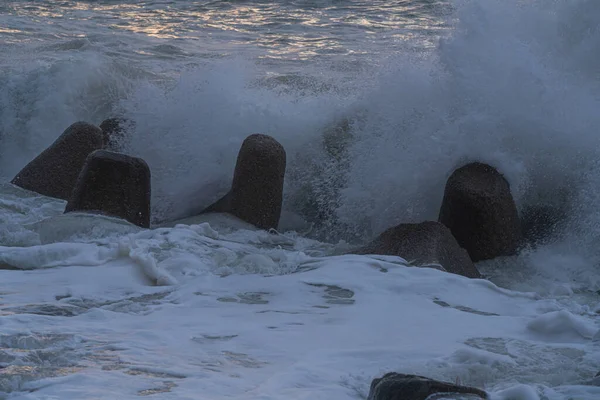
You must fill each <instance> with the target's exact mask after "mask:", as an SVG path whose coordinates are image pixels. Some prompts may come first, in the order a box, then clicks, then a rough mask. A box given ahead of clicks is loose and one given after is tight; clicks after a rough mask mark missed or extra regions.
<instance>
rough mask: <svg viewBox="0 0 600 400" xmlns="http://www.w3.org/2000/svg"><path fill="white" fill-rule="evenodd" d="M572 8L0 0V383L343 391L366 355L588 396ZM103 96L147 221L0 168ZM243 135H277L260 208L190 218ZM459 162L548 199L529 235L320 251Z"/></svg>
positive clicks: (595, 90)
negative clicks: (108, 212) (258, 218)
mask: <svg viewBox="0 0 600 400" xmlns="http://www.w3.org/2000/svg"><path fill="white" fill-rule="evenodd" d="M598 21H600V3H599V2H597V1H595V0H570V1H567V0H552V1H547V0H527V1H526V0H489V1H476V0H453V1H435V0H396V1H391V0H390V1H382V0H373V1H362V0H339V1H337V0H322V1H309V0H277V1H259V0H248V1H220V0H216V1H183V0H173V1H161V0H145V1H141V0H137V1H134V0H130V1H116V0H99V1H65V0H63V1H54V0H45V1H28V0H21V1H9V0H7V1H2V2H1V3H0V399H10V400H15V399H114V398H118V399H139V398H140V397H145V396H150V398H157V399H263V400H269V399H273V400H276V399H283V398H290V399H311V400H314V399H328V400H338V399H339V400H342V399H343V400H349V399H362V400H365V399H366V398H367V394H368V392H369V385H370V383H371V380H372V379H373V378H377V377H380V376H382V375H383V374H384V373H386V372H390V371H396V372H402V373H410V374H418V375H424V376H428V377H431V378H434V379H439V380H445V381H450V382H460V383H461V384H464V385H470V386H476V387H479V388H483V389H485V390H486V391H487V392H489V393H490V395H491V398H492V399H493V400H558V399H561V400H562V399H574V400H579V399H582V400H592V399H598V398H600V378H598V377H595V376H596V374H597V373H598V372H600V321H599V318H598V316H599V315H600V250H599V249H600V248H599V246H598V245H597V244H598V243H599V242H600V213H599V212H598V200H600V189H599V188H600V164H599V162H598V160H600V135H599V132H600V113H598V110H599V109H600V74H599V72H598V71H600V56H598V52H597V49H598V47H599V46H600V24H599V22H598ZM116 116H118V117H124V118H127V119H128V120H130V121H133V125H132V126H130V127H129V128H128V132H127V136H126V137H125V139H124V140H123V141H122V143H119V146H120V149H121V151H122V152H124V153H127V154H131V155H134V156H138V157H142V158H143V159H144V160H146V161H147V162H148V164H149V166H150V168H151V172H152V229H142V228H139V227H136V226H133V225H131V224H129V223H127V222H124V221H122V220H119V219H114V218H110V217H105V216H98V215H87V214H79V213H70V214H63V211H64V208H65V202H64V201H61V200H56V199H52V198H47V197H43V196H40V195H37V194H35V193H32V192H28V191H26V190H23V189H20V188H18V187H16V186H13V185H11V184H10V183H9V181H10V180H11V179H12V178H13V177H14V175H15V174H16V173H17V172H18V171H19V170H20V169H21V168H22V167H23V166H24V165H26V164H27V163H28V162H29V161H30V160H31V159H32V158H34V157H35V156H36V155H37V154H39V152H41V151H42V150H43V149H45V148H46V147H47V146H48V145H50V144H51V143H52V142H53V141H54V140H55V139H56V138H57V137H58V136H59V135H60V133H62V132H63V131H64V130H65V129H66V128H67V127H68V126H69V125H71V124H72V123H74V122H75V121H79V120H83V121H87V122H89V123H93V124H96V125H98V124H100V123H101V122H102V121H103V120H104V119H106V118H110V117H116ZM252 133H265V134H269V135H272V136H273V137H274V138H276V139H277V140H278V141H280V142H281V143H282V144H283V146H284V147H285V149H286V151H287V157H288V165H287V171H286V177H285V179H286V182H285V190H284V211H283V214H282V220H281V223H280V226H279V229H278V231H277V232H266V231H261V230H257V229H255V228H254V227H252V226H250V225H248V224H245V223H244V222H242V221H239V220H236V219H235V218H233V217H230V216H227V215H203V216H201V217H189V215H193V214H194V212H195V211H197V210H201V209H203V208H204V207H206V206H208V205H210V204H211V203H212V202H214V201H215V200H217V199H218V198H220V197H221V196H222V195H223V194H224V193H225V192H226V191H227V190H228V188H229V186H230V185H231V178H232V174H233V169H234V166H235V159H236V156H237V152H238V150H239V146H240V144H241V143H242V141H243V139H244V138H245V137H246V136H248V135H249V134H252ZM469 161H481V162H485V163H488V164H490V165H493V166H494V167H496V168H497V169H498V170H499V171H500V172H502V173H503V174H504V175H505V177H506V178H507V180H508V181H509V183H510V185H511V190H512V193H513V196H514V197H515V200H516V203H517V206H518V208H519V211H520V212H521V213H524V212H525V211H526V210H527V209H528V208H530V207H532V206H537V207H553V208H556V209H559V210H560V212H561V220H560V223H559V224H558V225H557V226H556V228H555V229H554V231H553V232H552V234H551V235H550V236H549V237H547V238H546V239H545V240H544V241H543V242H541V243H538V244H537V245H536V246H532V247H528V248H524V249H523V250H522V251H520V252H519V254H517V255H515V256H511V257H502V258H498V259H495V260H491V261H485V262H480V263H478V264H477V268H478V269H479V270H480V272H481V273H482V274H483V275H484V277H485V279H468V278H465V277H462V276H458V275H452V274H448V273H445V272H443V271H440V270H438V269H436V268H418V267H415V266H412V264H411V260H404V259H402V258H399V257H390V256H376V255H373V256H359V255H351V254H347V253H348V252H349V251H351V249H353V248H355V247H356V246H359V245H361V244H364V243H367V242H368V241H369V240H371V239H372V238H374V237H375V236H376V235H378V234H379V233H381V232H382V231H384V230H385V229H387V228H389V227H391V226H394V225H397V224H399V223H404V222H420V221H424V220H437V217H438V213H439V207H440V204H441V201H442V196H443V191H444V184H445V182H446V180H447V178H448V176H449V175H450V174H451V172H452V171H453V170H454V169H455V168H457V167H459V166H461V165H463V164H465V163H467V162H469ZM442 398H447V399H452V398H453V397H451V396H447V397H442ZM454 398H456V397H454Z"/></svg>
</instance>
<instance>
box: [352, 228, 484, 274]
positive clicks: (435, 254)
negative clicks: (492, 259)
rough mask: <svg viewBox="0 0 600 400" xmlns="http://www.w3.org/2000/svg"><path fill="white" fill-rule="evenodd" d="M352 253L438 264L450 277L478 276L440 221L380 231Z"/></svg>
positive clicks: (461, 249)
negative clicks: (368, 242) (366, 244)
mask: <svg viewBox="0 0 600 400" xmlns="http://www.w3.org/2000/svg"><path fill="white" fill-rule="evenodd" d="M353 253H355V254H380V255H391V256H399V257H402V258H404V259H405V260H407V261H409V262H411V261H415V264H416V265H424V264H440V265H442V267H443V268H444V269H445V270H446V271H447V272H451V273H453V274H458V275H462V276H466V277H468V278H480V277H481V275H480V274H479V271H477V268H475V265H473V262H472V261H471V259H470V258H469V255H468V253H467V251H466V250H465V249H463V248H461V247H460V246H459V245H458V243H457V242H456V239H454V237H453V236H452V233H451V232H450V230H449V229H448V228H446V227H445V226H444V225H442V224H440V223H439V222H434V221H426V222H421V223H419V224H400V225H398V226H395V227H393V228H390V229H388V230H386V231H385V232H383V233H382V234H381V235H379V236H378V237H377V239H375V240H374V241H373V242H372V243H370V244H369V245H368V246H366V247H363V248H362V249H359V250H358V251H354V252H353Z"/></svg>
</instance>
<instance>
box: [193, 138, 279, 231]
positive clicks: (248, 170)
mask: <svg viewBox="0 0 600 400" xmlns="http://www.w3.org/2000/svg"><path fill="white" fill-rule="evenodd" d="M285 166H286V154H285V149H284V148H283V146H282V145H281V144H280V143H279V142H277V141H276V140H275V139H273V138H272V137H271V136H268V135H262V134H254V135H250V136H248V137H247V138H246V140H244V143H242V147H241V149H240V152H239V154H238V158H237V163H236V166H235V172H234V175H233V183H232V185H231V190H230V191H229V193H227V194H226V195H225V196H224V197H223V198H221V199H220V200H219V201H217V202H216V203H214V204H213V205H211V206H210V207H208V208H206V209H205V210H203V211H202V213H208V212H226V213H230V214H232V215H234V216H236V217H237V218H240V219H241V220H243V221H246V222H248V223H250V224H252V225H254V226H256V227H258V228H261V229H271V228H273V229H277V225H279V218H280V217H281V205H282V202H283V180H284V176H285Z"/></svg>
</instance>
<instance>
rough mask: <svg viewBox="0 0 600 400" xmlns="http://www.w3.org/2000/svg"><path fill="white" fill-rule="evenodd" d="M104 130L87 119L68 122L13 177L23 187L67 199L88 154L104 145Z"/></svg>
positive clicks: (15, 183) (13, 182) (16, 183)
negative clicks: (55, 137) (50, 141)
mask: <svg viewBox="0 0 600 400" xmlns="http://www.w3.org/2000/svg"><path fill="white" fill-rule="evenodd" d="M102 144H103V139H102V131H101V130H100V128H98V127H97V126H94V125H91V124H88V123H86V122H76V123H74V124H73V125H71V126H69V127H68V128H67V130H65V131H64V132H63V134H62V135H60V136H59V137H58V139H56V141H55V142H54V143H52V145H50V147H48V148H47V149H46V150H44V151H43V152H42V153H40V155H38V156H37V157H36V158H34V159H33V160H32V161H31V162H30V163H29V164H27V165H26V166H25V168H23V169H22V170H21V171H20V172H19V173H18V174H17V176H15V177H14V179H13V180H12V181H11V183H12V184H14V185H17V186H19V187H22V188H23V189H27V190H31V191H33V192H36V193H39V194H42V195H44V196H49V197H55V198H57V199H63V200H68V199H69V197H70V196H71V192H72V190H73V187H74V186H75V183H76V182H77V177H78V176H79V172H80V171H81V168H82V167H83V164H84V163H85V160H86V158H87V156H88V155H89V154H90V153H91V152H93V151H94V150H98V149H101V148H102Z"/></svg>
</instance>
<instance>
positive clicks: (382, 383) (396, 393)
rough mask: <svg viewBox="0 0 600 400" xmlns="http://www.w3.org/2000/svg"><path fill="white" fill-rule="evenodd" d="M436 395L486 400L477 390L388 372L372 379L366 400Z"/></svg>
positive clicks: (410, 399) (423, 399)
mask: <svg viewBox="0 0 600 400" xmlns="http://www.w3.org/2000/svg"><path fill="white" fill-rule="evenodd" d="M436 393H439V394H442V393H447V394H462V395H465V394H467V395H468V394H470V395H475V396H477V397H478V398H481V399H488V395H487V393H486V392H484V391H483V390H480V389H477V388H473V387H468V386H460V385H454V384H452V383H448V382H440V381H436V380H433V379H429V378H426V377H424V376H417V375H406V374H398V373H396V372H390V373H387V374H385V375H384V376H382V377H381V378H376V379H373V382H371V390H370V391H369V397H368V399H367V400H426V399H427V398H428V397H429V396H431V395H434V394H436Z"/></svg>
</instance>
